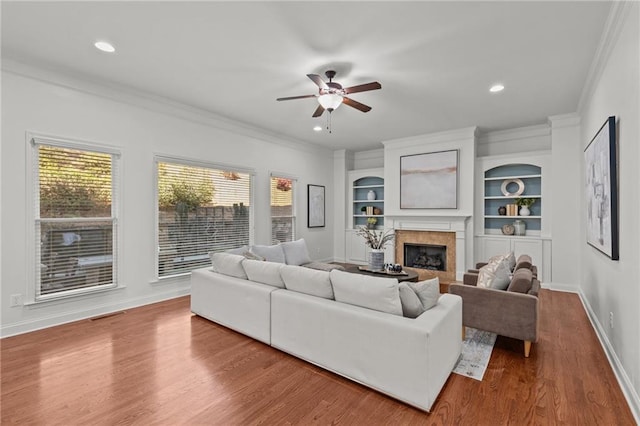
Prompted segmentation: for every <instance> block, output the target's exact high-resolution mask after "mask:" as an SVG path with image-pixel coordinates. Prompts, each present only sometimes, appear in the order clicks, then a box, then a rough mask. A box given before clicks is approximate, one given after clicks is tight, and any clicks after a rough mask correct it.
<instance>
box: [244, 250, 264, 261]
mask: <svg viewBox="0 0 640 426" xmlns="http://www.w3.org/2000/svg"><path fill="white" fill-rule="evenodd" d="M242 255H243V256H244V258H245V259H251V260H260V261H263V262H264V261H265V260H266V259H265V258H264V257H262V256H258V255H257V254H255V253H251V252H250V251H249V250H248V249H247V250H246V251H244V252H243V253H242Z"/></svg>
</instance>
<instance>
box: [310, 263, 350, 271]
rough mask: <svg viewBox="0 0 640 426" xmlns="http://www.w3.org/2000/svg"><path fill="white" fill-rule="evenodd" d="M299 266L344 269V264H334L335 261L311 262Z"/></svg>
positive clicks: (328, 269) (330, 269)
mask: <svg viewBox="0 0 640 426" xmlns="http://www.w3.org/2000/svg"><path fill="white" fill-rule="evenodd" d="M300 266H304V267H305V268H311V269H318V270H320V271H333V270H334V269H339V270H341V271H344V266H342V265H336V264H335V263H323V262H311V263H304V264H302V265H300Z"/></svg>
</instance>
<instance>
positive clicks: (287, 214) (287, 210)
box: [271, 175, 296, 244]
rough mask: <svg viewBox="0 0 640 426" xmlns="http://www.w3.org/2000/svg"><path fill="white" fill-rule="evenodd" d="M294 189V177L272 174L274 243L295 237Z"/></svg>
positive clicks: (272, 231) (272, 236) (272, 238)
mask: <svg viewBox="0 0 640 426" xmlns="http://www.w3.org/2000/svg"><path fill="white" fill-rule="evenodd" d="M294 191H295V180H294V179H291V178H286V177H279V176H275V175H272V176H271V241H272V243H273V244H278V243H282V242H285V241H293V240H294V239H295V229H296V227H295V210H294V205H293V200H294Z"/></svg>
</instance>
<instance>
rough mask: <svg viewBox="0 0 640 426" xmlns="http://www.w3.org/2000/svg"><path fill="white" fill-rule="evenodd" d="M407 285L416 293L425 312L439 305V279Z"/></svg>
mask: <svg viewBox="0 0 640 426" xmlns="http://www.w3.org/2000/svg"><path fill="white" fill-rule="evenodd" d="M407 285H408V286H409V287H410V288H411V289H412V290H413V291H414V292H415V293H416V295H417V296H418V298H419V299H420V302H422V307H423V308H424V310H425V311H427V310H429V309H431V308H433V307H434V306H436V305H437V304H438V299H440V280H439V279H438V277H435V278H432V279H430V280H424V281H420V282H417V283H407Z"/></svg>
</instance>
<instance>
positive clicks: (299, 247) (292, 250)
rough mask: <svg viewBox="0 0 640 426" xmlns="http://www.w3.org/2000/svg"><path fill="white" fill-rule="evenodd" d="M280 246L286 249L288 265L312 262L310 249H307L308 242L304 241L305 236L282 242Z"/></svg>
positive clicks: (283, 249) (285, 257)
mask: <svg viewBox="0 0 640 426" xmlns="http://www.w3.org/2000/svg"><path fill="white" fill-rule="evenodd" d="M280 246H281V247H282V251H284V260H285V262H286V264H287V265H298V266H299V265H302V264H304V263H309V262H311V258H310V257H309V251H308V250H307V243H306V242H305V241H304V238H300V239H299V240H296V241H287V242H285V243H280Z"/></svg>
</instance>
